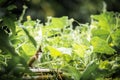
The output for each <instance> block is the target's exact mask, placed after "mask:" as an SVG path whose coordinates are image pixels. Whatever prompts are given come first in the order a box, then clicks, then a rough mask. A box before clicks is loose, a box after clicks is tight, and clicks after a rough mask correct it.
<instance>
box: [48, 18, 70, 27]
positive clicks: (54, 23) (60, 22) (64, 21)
mask: <svg viewBox="0 0 120 80" xmlns="http://www.w3.org/2000/svg"><path fill="white" fill-rule="evenodd" d="M67 25H68V17H61V18H52V20H51V23H50V25H49V27H50V28H64V27H65V26H67Z"/></svg>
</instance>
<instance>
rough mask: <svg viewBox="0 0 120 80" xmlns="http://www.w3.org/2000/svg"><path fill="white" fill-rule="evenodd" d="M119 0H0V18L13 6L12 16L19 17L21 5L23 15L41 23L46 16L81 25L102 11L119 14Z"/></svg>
mask: <svg viewBox="0 0 120 80" xmlns="http://www.w3.org/2000/svg"><path fill="white" fill-rule="evenodd" d="M119 3H120V0H0V18H1V17H2V16H5V15H7V14H8V12H7V10H6V8H8V6H9V5H15V6H13V7H14V9H12V11H11V12H12V14H15V15H16V16H17V17H19V16H20V14H21V13H22V10H23V7H22V6H23V5H26V6H27V7H28V8H27V11H26V13H25V15H24V17H25V18H26V16H28V15H29V16H31V17H32V19H40V20H42V21H43V22H44V21H45V20H46V17H47V16H54V17H61V16H68V17H69V18H74V19H76V20H78V21H79V22H81V23H86V22H89V21H90V15H91V14H99V13H101V12H103V11H104V10H107V11H114V12H120V5H119Z"/></svg>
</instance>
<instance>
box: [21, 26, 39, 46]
mask: <svg viewBox="0 0 120 80" xmlns="http://www.w3.org/2000/svg"><path fill="white" fill-rule="evenodd" d="M22 29H23V30H24V32H25V33H26V35H27V36H28V38H29V40H30V41H31V42H32V44H33V45H34V47H37V43H36V41H35V39H34V38H33V37H32V36H31V35H30V33H29V32H28V30H27V29H26V28H22Z"/></svg>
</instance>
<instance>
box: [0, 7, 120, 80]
mask: <svg viewBox="0 0 120 80" xmlns="http://www.w3.org/2000/svg"><path fill="white" fill-rule="evenodd" d="M12 8H15V6H11V8H10V7H9V8H8V9H9V10H11V9H12ZM24 13H25V12H24V11H23V14H22V17H23V15H24ZM119 15H120V14H119V13H113V12H105V13H101V14H100V15H92V16H91V23H90V24H80V23H78V22H77V21H76V20H74V19H69V18H68V17H65V16H64V17H61V18H54V17H48V21H47V22H46V23H45V24H44V25H43V24H42V23H41V21H40V20H36V21H34V20H32V19H31V18H30V16H27V21H25V22H23V23H22V17H20V19H19V21H14V18H13V17H12V19H13V20H11V21H10V18H7V17H5V18H1V19H2V20H3V22H4V24H6V25H5V26H8V27H6V28H4V27H3V26H1V27H0V75H1V77H0V79H2V80H4V79H17V78H21V77H22V75H23V73H24V72H27V71H28V70H27V68H26V67H28V66H27V65H26V61H28V59H29V57H30V56H32V55H34V53H35V51H36V49H37V47H39V46H42V50H43V53H42V58H41V59H40V61H41V62H37V63H36V64H35V65H34V66H35V67H40V68H50V69H57V70H61V71H63V74H65V75H67V76H68V77H69V78H70V79H73V80H96V79H98V80H100V79H105V78H119V76H117V75H119V73H118V72H117V70H119V67H120V59H119V58H120V55H119V48H120V36H119V34H120V28H119V24H120V19H119ZM14 17H15V16H14ZM73 22H77V23H78V25H77V26H75V29H73ZM8 29H9V30H10V32H9V31H8ZM1 73H2V74H1ZM114 74H117V75H116V76H113V75H114ZM6 75H7V76H8V77H7V76H6Z"/></svg>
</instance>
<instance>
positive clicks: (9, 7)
mask: <svg viewBox="0 0 120 80" xmlns="http://www.w3.org/2000/svg"><path fill="white" fill-rule="evenodd" d="M15 8H17V6H16V5H9V6H8V7H7V9H8V10H13V9H15Z"/></svg>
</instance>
